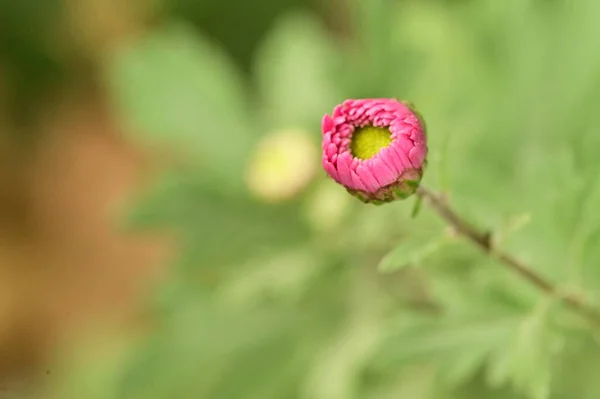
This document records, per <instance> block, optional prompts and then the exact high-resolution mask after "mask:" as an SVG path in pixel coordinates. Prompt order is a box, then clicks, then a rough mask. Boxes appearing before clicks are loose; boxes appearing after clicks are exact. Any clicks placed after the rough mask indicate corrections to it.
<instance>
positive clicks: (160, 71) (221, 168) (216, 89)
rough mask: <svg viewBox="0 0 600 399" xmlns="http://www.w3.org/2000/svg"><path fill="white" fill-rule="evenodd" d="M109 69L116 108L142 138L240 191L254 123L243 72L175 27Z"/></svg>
mask: <svg viewBox="0 0 600 399" xmlns="http://www.w3.org/2000/svg"><path fill="white" fill-rule="evenodd" d="M109 67H110V69H109V77H110V79H111V83H112V88H113V92H114V93H113V94H114V97H115V100H116V102H117V104H118V105H119V106H120V109H121V112H122V113H123V115H124V119H125V121H126V122H128V123H129V124H130V125H131V126H132V128H133V129H132V130H133V131H137V132H140V133H139V137H141V138H144V139H146V140H148V141H150V142H152V143H155V144H158V145H161V146H163V145H167V146H168V147H170V148H174V149H175V150H176V151H178V152H183V153H184V154H185V155H186V160H187V161H193V162H195V163H196V164H199V165H200V166H202V167H203V172H204V175H205V176H208V177H209V178H213V179H214V180H215V181H217V182H218V183H219V185H221V186H236V184H237V185H239V184H241V182H242V173H241V172H242V168H243V166H244V164H245V162H246V157H247V151H248V150H249V148H250V143H251V140H250V139H251V132H252V123H251V120H250V117H249V113H248V109H247V104H246V101H245V98H244V90H243V88H242V81H241V79H240V77H239V76H238V71H237V70H236V69H235V68H234V66H233V64H232V63H231V62H230V60H229V59H228V58H227V57H226V56H225V55H224V54H223V53H222V51H221V50H220V49H218V48H217V47H215V46H214V45H213V44H212V43H210V42H208V41H207V40H205V39H204V38H203V37H202V36H201V35H199V34H198V33H197V32H195V31H194V30H193V29H191V28H190V27H188V26H185V25H183V24H180V23H171V24H167V25H166V26H164V27H162V28H161V29H158V30H156V31H152V32H151V33H150V34H148V35H147V36H144V37H142V39H141V40H139V41H137V42H134V43H133V44H132V45H130V46H129V47H126V48H124V49H122V51H120V52H119V53H117V54H116V55H115V56H114V58H113V59H112V60H111V62H110V64H109Z"/></svg>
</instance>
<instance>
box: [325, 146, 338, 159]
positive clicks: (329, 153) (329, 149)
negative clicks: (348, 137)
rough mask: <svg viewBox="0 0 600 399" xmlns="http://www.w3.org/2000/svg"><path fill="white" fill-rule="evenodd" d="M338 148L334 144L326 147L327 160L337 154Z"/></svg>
mask: <svg viewBox="0 0 600 399" xmlns="http://www.w3.org/2000/svg"><path fill="white" fill-rule="evenodd" d="M337 152H338V148H337V146H336V145H335V144H333V143H331V144H329V145H328V146H327V158H331V157H332V156H333V154H337Z"/></svg>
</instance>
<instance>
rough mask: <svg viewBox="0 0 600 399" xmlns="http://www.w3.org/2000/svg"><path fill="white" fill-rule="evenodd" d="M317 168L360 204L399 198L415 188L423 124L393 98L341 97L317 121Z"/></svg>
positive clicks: (420, 173)
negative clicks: (319, 164)
mask: <svg viewBox="0 0 600 399" xmlns="http://www.w3.org/2000/svg"><path fill="white" fill-rule="evenodd" d="M322 133H323V143H322V150H323V158H322V160H323V168H324V169H325V171H326V172H327V174H328V175H329V176H330V177H331V178H332V179H334V180H335V181H336V182H338V183H339V184H341V185H342V186H344V187H345V188H346V190H348V192H349V193H350V194H352V195H354V196H355V197H357V198H358V199H360V200H361V201H363V202H365V203H374V204H382V203H385V202H390V201H393V200H396V199H404V198H407V197H409V196H410V195H412V194H414V192H415V191H416V190H417V188H418V187H419V183H420V182H421V178H422V176H423V169H424V166H425V163H426V156H427V144H426V137H425V127H424V123H423V121H422V120H421V119H420V118H419V116H418V114H417V113H416V112H415V111H414V110H412V109H411V108H409V106H407V105H406V104H404V103H401V102H399V101H397V100H395V99H386V98H381V99H361V100H346V101H345V102H344V103H342V104H340V105H338V106H336V107H335V108H334V110H333V114H332V115H331V116H330V115H325V116H324V117H323V121H322Z"/></svg>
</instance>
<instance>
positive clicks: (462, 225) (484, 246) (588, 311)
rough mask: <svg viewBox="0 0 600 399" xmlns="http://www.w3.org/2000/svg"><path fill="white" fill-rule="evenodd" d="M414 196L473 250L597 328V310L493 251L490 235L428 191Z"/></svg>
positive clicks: (507, 255)
mask: <svg viewBox="0 0 600 399" xmlns="http://www.w3.org/2000/svg"><path fill="white" fill-rule="evenodd" d="M417 194H418V195H419V196H420V197H421V198H422V199H423V200H425V201H426V202H427V203H428V204H429V205H430V206H431V208H432V209H433V210H434V211H436V212H437V213H438V214H439V215H440V216H441V217H442V218H443V219H444V220H445V221H446V222H448V224H449V225H450V226H451V227H452V228H454V230H456V232H457V233H458V234H460V235H462V236H464V237H466V238H468V239H469V240H471V242H473V244H475V245H476V246H477V247H479V248H480V249H481V250H482V251H484V252H485V253H487V254H488V255H490V256H492V257H494V258H496V259H497V260H499V261H500V263H501V264H503V265H504V266H506V267H507V268H508V269H510V270H512V271H513V272H515V273H516V274H518V275H520V276H521V277H523V278H524V279H525V280H527V281H529V282H530V283H531V284H533V285H534V286H536V287H537V288H538V289H540V290H541V291H543V292H545V293H547V294H549V295H553V296H556V297H558V298H560V299H561V300H562V301H563V303H565V304H566V305H567V306H569V307H570V308H571V309H573V310H574V311H576V312H578V313H579V314H581V315H583V316H584V317H586V318H588V319H589V320H590V321H591V322H593V323H594V324H596V325H598V326H600V310H598V309H596V308H595V307H594V306H592V305H591V304H590V303H588V302H587V301H586V300H585V299H583V298H581V297H579V296H577V295H574V294H569V293H564V292H562V291H561V290H560V289H559V288H558V287H557V286H556V285H554V284H553V283H552V282H550V281H549V280H547V279H546V278H545V277H543V276H541V275H540V274H538V273H537V272H536V271H535V270H533V269H531V268H530V267H529V266H528V265H526V264H525V263H523V262H521V261H519V260H518V259H515V258H514V257H512V256H511V255H509V254H507V253H506V252H502V251H500V250H498V249H496V248H494V247H493V245H492V242H491V235H490V234H489V233H485V232H482V231H480V230H478V229H477V228H476V227H474V226H472V225H471V224H469V223H468V222H467V221H466V220H464V219H463V218H461V217H460V216H459V215H457V214H456V212H454V211H453V210H452V208H450V207H449V206H448V204H447V203H446V201H445V200H443V199H442V198H440V196H438V195H437V194H435V193H434V192H432V191H430V190H429V189H427V188H425V187H423V186H421V187H419V188H418V190H417Z"/></svg>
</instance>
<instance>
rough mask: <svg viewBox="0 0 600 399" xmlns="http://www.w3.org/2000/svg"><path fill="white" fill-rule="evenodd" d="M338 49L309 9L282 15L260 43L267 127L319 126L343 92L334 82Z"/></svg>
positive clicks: (260, 76)
mask: <svg viewBox="0 0 600 399" xmlns="http://www.w3.org/2000/svg"><path fill="white" fill-rule="evenodd" d="M338 59H339V57H338V56H337V49H336V48H335V46H334V45H333V43H332V41H331V39H330V38H329V37H328V35H327V33H326V32H325V29H324V28H323V27H322V26H321V25H320V24H319V23H318V22H317V20H316V19H315V18H313V17H312V16H310V15H306V14H302V13H294V14H290V15H287V16H285V17H283V18H281V19H280V20H279V21H278V23H277V25H276V26H275V27H274V29H273V31H272V32H271V33H270V35H269V36H268V38H267V39H266V40H265V42H264V43H263V44H262V47H261V48H260V49H259V51H258V54H257V60H256V65H255V69H256V79H257V83H258V91H259V94H260V97H261V99H262V101H263V111H264V117H265V119H266V121H265V122H266V125H267V126H268V127H269V128H281V127H288V126H304V127H307V128H311V127H318V124H319V123H320V121H321V118H322V116H323V114H324V113H325V112H331V109H332V108H333V106H334V105H335V104H336V103H337V102H339V101H341V100H342V99H343V98H342V96H341V95H340V93H339V90H338V88H337V87H336V85H335V84H334V77H335V68H334V67H335V65H336V64H337V63H338Z"/></svg>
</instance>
